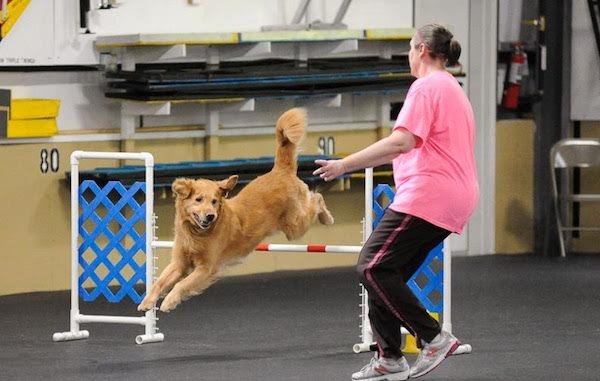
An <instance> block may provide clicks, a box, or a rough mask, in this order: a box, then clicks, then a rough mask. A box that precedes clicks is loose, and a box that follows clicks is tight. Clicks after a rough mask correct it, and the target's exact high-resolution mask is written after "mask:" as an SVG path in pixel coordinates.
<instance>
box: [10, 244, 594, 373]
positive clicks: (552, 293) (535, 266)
mask: <svg viewBox="0 0 600 381" xmlns="http://www.w3.org/2000/svg"><path fill="white" fill-rule="evenodd" d="M453 282H454V283H453V328H454V333H455V334H456V335H457V336H458V337H459V338H461V340H462V341H463V342H466V343H469V344H471V345H472V346H473V353H472V354H470V355H463V356H453V357H451V358H449V359H448V360H447V361H446V362H445V363H443V364H442V365H441V366H440V367H439V368H438V369H436V370H435V371H434V372H432V373H430V374H429V375H427V376H425V377H423V378H422V379H423V380H473V381H475V380H528V381H531V380H544V381H548V380H600V345H599V343H600V319H599V318H598V315H599V314H600V291H599V290H600V256H574V257H570V258H568V259H567V260H561V259H553V258H550V259H549V258H536V257H531V256H498V255H496V256H486V257H475V258H456V259H455V260H454V261H453ZM358 293H359V287H358V284H357V281H356V277H355V275H354V272H353V269H351V268H340V269H331V270H319V271H306V272H304V271H303V272H281V273H275V274H261V275H253V276H245V277H237V278H226V279H223V280H221V281H219V282H218V283H217V284H216V285H214V286H213V287H212V288H211V289H209V290H208V291H207V292H206V293H205V294H203V295H200V296H198V297H195V298H193V299H190V300H189V301H187V302H185V303H184V304H182V305H181V306H180V307H179V308H177V309H176V310H175V311H174V312H172V313H171V314H168V315H165V314H160V321H159V326H160V328H161V332H163V333H164V334H165V341H164V342H162V343H156V344H147V345H142V346H139V345H136V344H134V338H135V336H136V335H137V334H140V333H142V331H143V328H142V327H137V326H123V325H110V324H88V325H85V327H84V328H85V329H88V330H89V331H90V338H89V339H87V340H82V341H74V342H63V343H54V342H53V341H52V339H51V337H52V333H54V332H57V331H65V330H68V326H69V321H68V319H69V294H68V292H53V293H33V294H24V295H13V296H5V297H0V311H1V313H0V380H61V381H67V380H167V381H179V380H211V381H219V380H228V381H230V380H274V381H275V380H277V381H280V380H317V381H318V380H323V381H336V380H344V381H347V380H350V375H351V373H352V372H354V371H356V370H358V369H360V368H361V367H362V365H364V363H366V362H368V361H369V358H370V356H371V354H368V353H365V354H360V355H356V354H353V353H352V351H351V348H352V345H353V344H354V343H356V342H357V341H358V333H359V331H358V323H359V321H358V320H359V319H358V314H359V307H358V304H359V301H360V300H359V297H358ZM81 311H82V313H86V314H94V313H98V314H109V315H130V316H133V315H136V312H135V305H134V304H132V303H120V304H117V305H108V304H105V303H97V302H95V303H92V304H88V303H85V304H82V307H81ZM413 360H414V356H411V357H410V358H409V362H410V361H413Z"/></svg>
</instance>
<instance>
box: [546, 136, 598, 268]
mask: <svg viewBox="0 0 600 381" xmlns="http://www.w3.org/2000/svg"><path fill="white" fill-rule="evenodd" d="M591 167H600V139H562V140H560V141H558V142H556V143H555V144H554V146H553V147H552V149H551V150H550V168H551V172H552V190H553V195H554V212H555V214H556V226H557V229H558V235H559V239H560V250H561V256H562V257H566V255H567V253H566V246H570V245H565V233H566V232H573V231H600V226H587V227H581V226H572V224H567V223H565V222H564V221H566V219H563V218H562V217H561V214H562V213H561V211H562V210H564V211H565V212H566V213H565V216H567V217H568V216H571V215H572V210H573V205H574V204H575V203H582V202H594V201H595V202H600V194H594V193H578V194H573V193H572V192H571V190H570V189H569V188H570V187H569V186H564V187H562V188H565V189H561V192H559V184H558V182H557V170H559V169H563V170H564V171H563V172H564V173H565V176H566V177H565V184H569V183H570V182H569V181H570V177H571V175H572V172H573V171H572V169H573V168H591ZM569 241H570V235H569Z"/></svg>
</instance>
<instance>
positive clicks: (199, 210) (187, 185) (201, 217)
mask: <svg viewBox="0 0 600 381" xmlns="http://www.w3.org/2000/svg"><path fill="white" fill-rule="evenodd" d="M237 180H238V176H237V175H234V176H230V177H229V178H227V179H225V180H221V181H212V180H205V179H200V180H192V179H184V178H180V179H177V180H175V181H174V182H173V186H172V189H173V192H174V193H175V195H176V196H177V200H176V201H175V205H176V209H177V213H178V215H179V218H181V219H182V220H184V221H188V222H190V223H191V224H192V225H195V226H197V227H199V228H200V229H202V230H207V229H209V228H210V227H211V226H213V224H215V222H216V221H217V219H218V218H219V214H220V212H221V204H222V203H223V200H224V199H225V198H226V197H227V193H229V191H230V190H232V189H233V187H235V184H236V183H237Z"/></svg>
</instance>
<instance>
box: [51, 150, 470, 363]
mask: <svg viewBox="0 0 600 381" xmlns="http://www.w3.org/2000/svg"><path fill="white" fill-rule="evenodd" d="M82 159H116V160H141V161H144V163H145V167H146V173H145V182H144V183H137V184H141V185H137V187H139V189H143V191H144V193H145V202H144V203H143V205H141V207H143V208H142V209H143V212H142V214H143V220H144V222H145V233H144V234H143V237H140V238H141V239H142V240H143V242H142V244H141V247H142V248H143V253H144V257H145V265H144V266H143V270H144V271H145V277H143V278H144V279H143V280H144V283H145V292H146V293H147V292H148V291H149V290H150V289H151V287H152V285H153V284H154V281H155V266H154V259H155V256H154V250H155V249H160V248H172V247H173V241H161V240H158V239H157V237H156V236H155V229H156V227H155V216H154V211H153V207H154V205H153V184H154V181H153V178H154V176H153V167H154V159H153V156H152V155H151V154H149V153H118V152H117V153H115V152H83V151H75V152H73V153H72V155H71V227H72V228H71V314H70V322H71V324H70V331H67V332H61V333H55V334H54V335H53V340H54V341H68V340H77V339H86V338H88V337H89V331H87V330H81V329H80V324H85V323H121V324H137V325H142V326H144V327H145V333H144V334H142V335H138V336H137V337H136V339H135V342H136V343H137V344H145V343H151V342H158V341H163V340H164V335H163V334H162V333H159V332H158V327H157V325H156V321H157V318H156V309H155V308H153V309H150V310H148V311H147V312H146V313H145V314H144V316H137V317H126V316H106V315H84V314H81V313H80V311H79V298H80V296H82V295H83V296H84V297H85V296H86V295H87V296H94V295H92V294H95V296H99V295H100V294H104V295H105V296H106V295H107V291H106V290H108V283H110V281H111V280H114V279H116V280H117V281H119V280H123V279H118V278H108V279H106V278H105V279H98V280H99V281H98V283H101V284H100V285H99V286H98V287H100V286H102V287H104V288H105V290H103V291H101V292H98V291H96V292H95V293H94V292H91V293H88V292H87V290H86V289H85V287H83V283H84V282H83V280H84V279H83V278H82V277H81V276H80V275H79V271H80V267H81V268H84V269H85V268H88V271H87V272H91V271H92V270H93V269H90V265H91V264H90V263H85V259H83V253H82V252H81V251H82V250H81V249H82V245H80V244H79V235H80V233H82V232H83V231H82V223H83V222H84V218H83V217H85V216H88V215H93V213H92V212H90V211H87V213H86V212H84V216H83V217H82V216H80V215H79V210H80V199H82V197H83V196H82V193H83V192H82V186H83V188H84V189H87V188H86V187H85V185H83V184H82V186H80V184H79V176H78V173H79V162H80V160H82ZM111 183H114V182H111ZM107 186H108V185H107ZM110 186H111V187H116V186H117V185H114V184H111V185H110ZM121 187H122V186H121ZM382 189H383V188H382ZM97 192H98V193H99V194H100V195H104V196H106V194H107V193H108V192H107V191H106V190H104V191H102V190H98V191H97ZM392 192H393V191H392ZM373 195H374V192H373V169H372V168H367V169H366V170H365V217H364V219H363V242H364V241H366V238H367V237H368V236H369V235H370V233H371V230H372V227H373V211H374V210H375V213H376V217H377V213H378V211H379V212H380V211H383V210H384V209H385V208H384V207H382V206H381V205H379V204H378V203H377V200H374V196H373ZM133 196H134V195H133V194H129V195H125V196H123V199H122V200H119V201H117V202H116V204H115V207H116V208H117V210H116V212H114V213H113V214H118V212H119V210H118V208H119V207H122V206H123V205H125V204H130V203H131V201H130V200H128V199H126V198H127V197H129V199H131V198H133ZM103 203H106V201H104V200H102V199H101V200H95V201H92V202H91V205H92V206H94V205H95V206H98V205H100V204H103ZM138 213H139V212H138ZM121 218H124V216H121ZM98 221H101V220H100V219H97V222H98ZM129 225H132V224H129ZM129 225H128V226H129ZM129 227H130V226H129ZM84 234H86V233H84ZM88 235H89V234H88ZM121 235H123V234H121ZM88 238H90V237H88ZM90 239H91V238H90ZM113 244H114V243H113ZM113 246H115V245H113ZM361 248H362V246H350V245H321V244H309V245H293V244H268V243H264V244H260V245H258V246H257V247H256V249H255V250H256V251H272V252H312V253H338V254H357V253H360V250H361ZM99 254H101V253H99ZM129 259H130V262H131V261H132V260H133V259H132V258H129ZM82 260H83V261H84V263H82ZM98 262H100V263H101V262H102V261H101V260H98ZM127 264H128V263H127V262H123V263H122V265H123V266H124V265H127ZM423 265H424V266H427V265H429V261H427V260H426V261H425V263H424V264H423ZM450 270H451V256H450V244H449V239H446V240H445V241H444V244H443V301H442V304H443V313H442V326H443V329H444V330H446V331H448V332H452V322H451V312H452V309H451V290H450V288H451V271H450ZM419 271H420V269H419V270H417V274H418V273H419ZM85 273H86V271H84V272H83V274H85ZM417 274H415V275H417ZM138 278H140V277H139V276H138ZM140 280H142V279H140ZM125 281H126V282H125V283H126V284H125V285H123V284H121V294H123V297H124V296H126V295H128V294H133V295H134V296H135V295H136V294H135V293H133V292H132V291H131V290H133V286H134V285H135V283H132V282H131V281H129V282H127V280H125ZM361 289H362V292H361V297H362V301H361V322H360V338H361V342H360V343H357V344H355V345H354V346H353V351H354V352H355V353H360V352H366V351H371V350H373V349H374V345H375V343H374V340H373V336H372V332H371V330H370V324H369V320H368V305H367V303H366V300H367V299H366V298H367V292H366V290H364V288H363V287H362V286H361ZM108 295H109V296H111V295H112V293H108ZM130 296H131V295H130ZM116 297H118V295H115V296H113V297H112V298H111V299H113V300H109V301H111V302H119V301H121V300H122V298H121V299H117V298H116ZM418 297H419V298H421V295H418ZM142 298H143V295H139V296H137V297H133V298H132V300H133V301H134V302H139V301H140V300H141V299H142ZM91 300H92V299H89V298H88V299H87V300H86V301H91ZM403 333H405V334H408V332H406V331H404V329H403ZM471 350H472V349H471V346H470V345H469V344H462V345H461V346H460V347H459V348H458V349H457V350H456V351H455V352H454V353H453V354H454V355H458V354H465V353H470V352H471Z"/></svg>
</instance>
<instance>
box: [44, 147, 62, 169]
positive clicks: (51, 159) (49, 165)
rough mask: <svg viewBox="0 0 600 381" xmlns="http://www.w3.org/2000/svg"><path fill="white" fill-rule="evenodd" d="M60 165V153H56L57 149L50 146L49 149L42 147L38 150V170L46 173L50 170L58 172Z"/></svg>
mask: <svg viewBox="0 0 600 381" xmlns="http://www.w3.org/2000/svg"><path fill="white" fill-rule="evenodd" d="M59 167H60V155H59V153H58V149H56V148H52V149H51V150H49V151H48V150H47V149H46V148H43V149H42V150H41V151H40V172H42V173H48V171H50V172H54V173H56V172H58V169H59Z"/></svg>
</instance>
